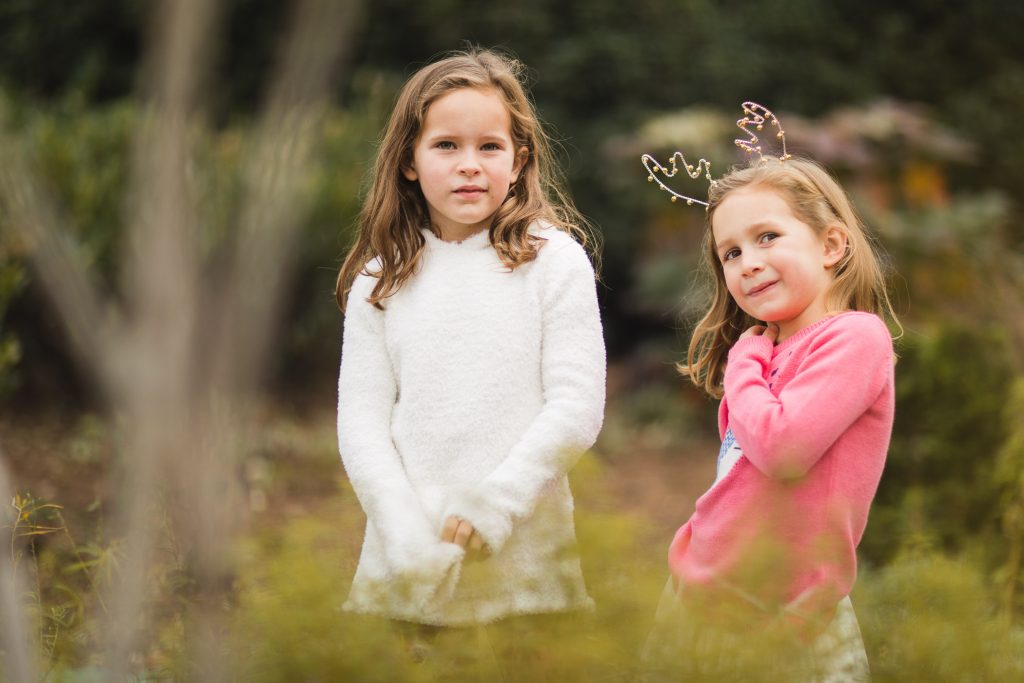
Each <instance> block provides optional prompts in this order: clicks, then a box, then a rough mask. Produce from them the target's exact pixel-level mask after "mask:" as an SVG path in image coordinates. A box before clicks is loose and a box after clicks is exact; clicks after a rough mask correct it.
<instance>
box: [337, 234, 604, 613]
mask: <svg viewBox="0 0 1024 683" xmlns="http://www.w3.org/2000/svg"><path fill="white" fill-rule="evenodd" d="M534 231H535V234H538V235H540V236H542V237H544V238H546V240H547V241H546V243H545V244H544V245H543V246H542V247H541V249H540V252H539V254H538V256H537V258H536V259H535V260H534V261H532V262H530V263H528V264H525V265H523V266H520V267H518V268H516V269H515V270H513V271H509V270H508V269H507V268H505V267H504V266H503V265H502V264H501V262H500V261H499V259H498V256H497V253H496V252H495V251H494V248H493V247H492V246H491V244H490V241H489V237H488V234H487V231H483V232H480V233H477V234H476V235H473V236H471V237H470V238H468V239H467V240H465V241H463V242H461V243H449V242H444V241H442V240H440V239H438V238H437V237H435V236H434V235H433V234H432V233H431V232H429V231H427V230H424V236H425V238H426V242H427V247H426V250H425V252H424V253H423V259H422V264H421V266H420V269H419V270H418V272H417V273H416V274H415V275H414V276H413V277H412V278H411V279H409V280H408V281H407V282H406V283H405V284H404V285H403V286H402V287H401V289H400V290H399V291H398V292H397V293H396V294H395V295H394V296H392V297H390V298H389V299H386V300H385V301H384V310H383V311H382V310H379V309H377V308H374V307H373V306H371V305H369V304H368V303H367V302H366V298H367V296H369V294H370V291H371V289H372V287H373V284H374V279H373V278H371V277H369V276H367V275H360V276H358V277H357V278H356V280H355V283H354V285H353V287H352V291H351V293H350V296H349V299H348V309H347V312H346V316H345V332H344V341H343V345H342V358H341V373H340V378H339V382H338V442H339V446H340V450H341V458H342V461H343V463H344V465H345V470H346V472H347V473H348V476H349V479H350V480H351V482H352V486H353V488H354V489H355V492H356V495H357V496H358V498H359V502H360V503H361V505H362V507H363V510H364V512H365V513H366V517H367V524H366V534H365V536H364V539H363V550H362V555H361V556H360V558H359V566H358V568H357V569H356V575H355V579H354V580H353V584H352V590H351V593H350V595H349V599H348V601H347V602H346V603H345V607H346V609H349V610H353V611H358V612H369V613H376V614H382V615H385V616H388V617H392V618H398V619H404V620H409V621H415V622H421V623H429V624H442V625H451V626H456V625H469V624H479V623H487V622H490V621H493V620H495V619H499V618H501V617H503V616H507V615H511V614H528V613H537V612H557V611H563V610H570V609H575V608H580V607H589V606H590V605H591V604H592V603H591V600H590V598H589V597H588V595H587V592H586V588H585V587H584V584H583V576H582V572H581V571H580V564H579V558H578V556H577V554H576V552H575V549H574V545H575V541H576V539H575V531H574V525H573V501H572V495H571V493H570V491H569V485H568V481H567V479H566V473H567V471H568V470H569V468H570V467H572V465H573V464H574V463H575V462H576V460H577V458H578V457H579V455H580V453H581V452H582V451H584V450H586V449H587V448H589V447H590V446H591V445H592V444H593V442H594V439H595V438H597V433H598V431H599V430H600V428H601V422H602V419H603V414H604V396H605V354H604V342H603V339H602V333H601V321H600V316H599V313H598V307H597V297H596V293H595V285H594V272H593V269H592V268H591V265H590V261H589V260H588V259H587V256H586V253H585V252H584V250H583V249H582V247H580V245H579V244H577V243H576V242H575V241H574V240H573V239H572V238H571V237H570V236H569V235H567V234H566V233H563V232H560V231H557V230H554V229H550V228H544V229H542V228H534ZM449 515H455V516H457V517H460V518H462V519H465V520H466V521H468V522H469V523H470V524H472V525H473V527H474V528H475V529H476V530H477V531H478V533H479V534H480V535H481V536H482V537H483V539H484V541H485V542H486V543H487V545H488V547H489V548H490V550H491V555H490V557H489V558H488V559H485V560H483V561H480V562H473V563H466V564H465V565H463V563H462V557H463V551H462V550H461V549H460V548H459V547H458V546H456V545H454V544H451V543H443V542H441V540H440V535H441V528H442V525H443V524H444V520H445V519H446V518H447V517H448V516H449Z"/></svg>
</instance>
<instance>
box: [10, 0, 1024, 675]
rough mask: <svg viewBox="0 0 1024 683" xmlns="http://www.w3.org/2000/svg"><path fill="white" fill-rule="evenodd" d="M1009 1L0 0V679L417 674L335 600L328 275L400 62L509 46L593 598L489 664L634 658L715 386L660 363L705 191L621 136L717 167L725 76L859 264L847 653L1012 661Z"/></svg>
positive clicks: (1020, 288) (680, 307)
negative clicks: (539, 212) (829, 182)
mask: <svg viewBox="0 0 1024 683" xmlns="http://www.w3.org/2000/svg"><path fill="white" fill-rule="evenodd" d="M175 8H177V9H175ZM303 12H305V14H303ZM197 17H198V19H197ZM303 17H305V18H303ZM190 22H192V23H190ZM1022 30H1024V5H1019V4H1017V3H1010V2H1004V1H1002V0H977V1H976V2H972V3H961V4H950V3H945V2H937V1H935V0H909V1H907V2H902V3H889V2H880V1H876V0H857V1H853V0H833V1H831V2H820V1H817V0H757V1H754V2H745V3H739V2H728V1H722V2H712V1H710V0H644V1H641V2H634V3H622V2H612V1H611V0H561V1H559V2H552V1H551V0H520V1H519V2H515V3H484V4H480V3H458V2H450V1H448V0H423V1H421V2H415V3H410V2H403V1H399V0H376V1H375V2H373V3H369V2H367V3H358V2H355V1H352V2H327V1H321V2H319V3H318V2H305V3H288V2H274V1H272V0H224V1H222V2H219V3H197V2H187V1H183V2H180V3H174V2H166V3H158V2H149V1H144V0H86V1H83V2H79V3H74V4H70V5H69V4H66V3H42V2H33V1H32V0H0V131H2V133H0V166H2V169H0V172H2V173H4V174H5V175H4V183H3V184H0V187H2V191H0V230H2V232H0V411H2V412H0V449H2V451H0V454H2V459H3V465H4V467H5V469H6V474H5V475H4V478H3V481H2V482H0V484H2V485H3V487H4V488H5V490H4V491H0V494H2V495H3V496H4V500H3V501H0V502H3V504H4V505H5V507H4V511H3V512H2V513H0V519H2V520H3V522H4V533H5V547H6V550H7V554H6V555H5V562H6V564H5V565H4V566H5V567H6V568H7V569H5V573H4V576H5V577H8V578H10V580H11V581H12V583H11V586H12V587H13V588H12V592H11V593H10V595H9V596H8V598H9V599H6V602H3V603H2V604H3V606H4V607H5V608H6V614H5V615H4V619H5V624H6V626H5V633H6V634H7V635H6V636H5V640H3V641H0V654H2V656H3V657H4V662H5V666H6V667H7V669H6V670H7V672H8V677H9V678H10V680H21V678H20V677H22V676H25V677H26V678H25V680H30V679H31V680H36V679H39V678H47V677H48V678H49V679H50V680H106V678H105V677H106V676H108V675H112V674H110V672H112V671H113V672H116V673H117V675H123V676H138V677H143V678H145V677H148V679H153V680H156V679H161V678H167V679H184V680H192V679H197V680H206V679H211V680H212V679H218V680H219V679H221V678H230V677H232V676H238V677H241V679H242V680H346V679H347V680H376V679H380V680H396V679H409V680H418V678H424V679H425V680H426V679H429V678H430V677H431V676H432V675H434V674H437V673H438V671H439V670H435V669H430V668H429V666H427V667H424V666H420V667H419V668H417V666H415V665H411V664H409V662H407V661H405V660H403V659H402V658H401V657H397V658H396V657H392V656H390V654H388V655H387V656H380V653H381V652H384V653H391V649H389V648H391V647H392V646H393V645H394V642H393V641H392V640H391V639H392V635H393V634H391V632H390V631H389V630H388V629H387V628H384V627H381V628H378V629H376V630H375V629H368V628H365V627H363V626H359V627H355V626H353V625H352V621H351V620H350V619H347V618H346V617H345V615H342V614H340V613H338V612H337V611H336V609H335V608H336V606H337V605H338V604H339V603H340V602H341V600H342V599H343V597H344V594H345V589H346V587H347V581H348V580H349V579H350V577H351V573H352V571H353V570H354V562H355V557H356V554H357V551H358V547H359V542H360V538H361V535H360V534H361V524H362V519H361V517H360V513H359V510H358V506H357V505H356V502H355V498H354V496H353V494H352V492H351V489H350V488H349V487H348V485H347V482H346V481H345V478H344V473H343V471H342V469H341V466H340V462H339V460H338V457H337V454H336V447H335V443H334V435H333V429H334V426H333V422H334V414H333V410H334V405H335V398H336V397H335V390H336V389H335V381H336V373H337V365H338V355H339V340H340V334H341V324H342V317H341V315H340V313H339V312H338V310H337V308H336V305H335V302H334V279H335V276H336V272H337V268H338V265H339V264H340V260H341V258H342V257H343V254H344V252H345V249H346V247H347V245H348V244H349V243H350V242H351V240H352V239H353V228H354V223H355V217H356V214H357V212H358V208H359V205H360V198H361V195H362V192H363V191H364V190H365V187H366V185H365V184H366V173H367V170H368V168H369V167H370V163H371V161H372V157H373V153H374V147H375V142H376V139H377V136H378V134H379V132H380V130H381V128H382V126H383V124H384V122H385V120H386V116H387V114H388V111H389V107H390V105H391V103H392V100H393V97H394V95H395V93H396V92H397V89H398V88H399V86H400V85H401V83H402V82H403V80H404V79H405V78H406V77H407V76H409V75H410V74H411V73H412V72H413V71H414V70H415V69H416V68H417V67H418V66H420V65H422V64H424V63H426V62H427V61H429V60H430V59H432V58H433V57H436V56H437V55H438V54H440V53H442V52H445V51H448V50H452V49H457V48H460V47H465V46H467V45H481V46H486V47H498V48H501V49H504V50H507V51H508V52H510V53H511V54H513V55H515V56H516V57H518V58H519V59H521V60H522V61H523V62H524V63H525V64H526V66H527V67H528V72H527V73H528V81H529V85H530V88H531V90H532V93H533V96H534V99H535V101H536V104H537V107H538V109H539V110H540V112H541V113H542V115H543V117H544V119H545V120H546V122H547V124H548V125H549V130H550V131H551V132H552V134H553V135H554V137H555V138H556V140H558V142H559V155H560V158H561V161H562V163H563V166H564V168H565V170H566V175H567V180H568V184H569V187H570V189H571V193H572V195H573V196H574V197H575V199H576V202H577V204H578V206H579V208H580V209H581V210H582V211H583V213H584V214H586V215H587V216H588V217H589V218H590V219H591V220H592V221H593V224H594V228H595V232H596V233H597V234H598V235H599V236H600V238H601V239H600V242H601V245H602V249H601V255H602V258H601V282H600V284H599V295H600V298H601V305H602V314H603V319H604V325H605V333H606V341H607V346H608V353H609V357H608V360H609V385H608V391H609V401H608V411H607V416H606V425H605V428H604V431H603V433H602V436H601V438H600V440H599V442H598V444H597V445H596V446H595V448H594V449H593V451H592V452H591V453H590V454H588V455H587V456H585V457H584V459H583V460H582V461H581V464H580V465H579V467H577V470H576V472H575V473H574V478H575V480H574V485H575V491H576V496H577V499H578V500H577V503H578V512H577V519H578V524H579V533H580V543H581V551H582V552H583V556H584V564H585V570H586V572H587V574H588V580H589V583H590V585H591V589H592V591H593V592H594V594H595V597H596V598H597V599H598V605H599V608H598V612H597V616H596V617H595V620H594V623H593V624H592V628H591V629H590V630H589V631H588V635H586V638H589V639H591V640H587V641H585V642H584V643H583V644H580V643H576V645H578V647H574V646H573V642H574V641H572V639H568V640H566V639H562V640H560V641H557V642H553V643H549V644H548V645H538V646H537V647H538V649H539V650H542V651H543V655H544V656H540V657H537V658H534V659H530V660H529V661H528V662H527V663H525V664H522V666H524V667H530V668H528V669H527V668H524V669H522V670H521V671H518V672H514V673H513V674H512V676H513V677H512V678H511V679H512V680H530V679H538V680H540V679H543V678H545V677H547V679H548V680H570V679H578V680H593V679H594V676H596V675H600V676H603V677H605V679H606V680H625V679H626V678H627V677H628V676H629V675H631V673H632V672H633V670H634V666H635V664H634V662H635V656H634V655H635V652H636V650H637V649H638V647H639V643H640V642H641V640H642V638H643V634H644V632H645V629H646V628H648V627H649V622H650V618H651V616H652V614H653V606H654V604H655V601H656V599H657V597H658V596H657V593H658V588H659V585H658V584H659V583H660V582H661V581H663V580H664V571H665V570H664V551H665V547H666V546H667V543H668V541H669V539H670V538H671V534H672V532H673V531H674V529H675V528H676V527H677V526H678V525H679V524H681V523H682V522H683V521H684V520H685V519H686V517H687V516H688V515H689V513H690V511H691V510H692V505H693V501H694V500H695V498H696V497H697V496H698V495H699V494H700V493H701V492H702V491H703V490H704V489H705V488H706V487H707V485H708V484H709V483H710V481H711V480H712V479H713V461H714V455H715V453H716V452H717V445H716V443H715V439H716V434H715V429H714V427H715V422H714V411H715V407H716V406H715V404H714V403H713V402H711V401H709V400H708V399H706V398H705V397H703V396H702V395H701V394H700V393H699V392H697V391H696V390H695V389H694V388H693V387H691V386H689V385H688V384H687V383H686V382H685V381H684V380H683V379H682V378H680V377H679V376H678V374H677V373H676V372H675V370H674V364H675V363H676V362H677V361H679V360H680V359H681V358H682V354H683V350H684V348H685V344H686V340H687V333H688V329H689V326H690V325H692V323H693V321H694V315H695V314H696V313H697V312H698V311H699V310H700V309H701V306H702V302H703V300H702V292H701V291H700V290H699V288H698V287H696V285H695V283H696V280H695V269H696V263H697V261H696V255H697V245H698V243H699V240H700V235H701V230H702V221H703V212H701V211H699V210H695V209H689V210H688V209H687V208H686V207H683V206H680V205H676V204H671V203H669V202H668V201H667V197H666V196H665V195H664V194H662V193H659V192H657V191H656V190H655V188H654V187H653V186H652V185H649V184H648V183H647V182H646V172H645V171H644V170H643V169H642V167H641V166H640V163H639V156H640V154H641V153H643V152H651V153H655V154H657V155H660V156H661V158H667V156H668V154H670V153H671V152H672V151H674V150H676V149H681V150H683V151H684V153H686V154H687V157H688V158H690V157H691V155H692V156H693V157H694V158H696V157H698V156H705V157H707V158H709V159H711V161H712V163H713V166H714V168H715V172H716V173H721V172H722V171H723V170H724V169H726V168H728V166H729V165H730V164H732V163H736V162H738V161H740V159H739V158H738V157H737V156H736V154H735V152H734V149H733V145H732V139H733V137H734V136H735V132H736V129H735V127H734V121H735V120H736V119H737V118H738V117H739V115H740V103H741V102H742V101H744V100H748V99H749V100H755V101H758V102H761V103H763V104H765V105H766V106H768V107H770V108H771V109H773V110H774V111H775V112H776V113H777V114H778V115H779V116H780V118H781V119H782V123H783V126H784V127H785V128H786V130H787V134H788V135H787V140H788V142H789V146H790V151H791V152H795V153H798V154H806V155H809V156H811V157H813V158H815V159H817V160H819V161H821V162H822V163H824V164H825V165H827V166H828V167H829V168H830V169H831V170H832V171H833V173H835V174H836V175H837V176H838V177H839V178H840V179H841V180H842V182H843V184H844V186H845V187H846V188H847V189H848V191H849V192H850V193H851V195H852V196H853V197H854V199H855V202H856V204H857V207H858V210H859V211H860V213H861V215H862V217H863V218H864V219H865V221H866V223H867V224H868V225H869V227H870V228H871V229H872V230H873V231H874V233H875V234H876V235H877V237H878V239H879V242H880V244H881V246H882V247H883V248H884V250H885V251H886V253H887V254H888V257H889V258H888V260H889V265H890V266H891V269H890V270H891V272H890V276H891V277H890V285H891V291H892V294H893V296H894V299H895V301H896V304H897V311H898V313H899V315H900V317H901V322H902V327H903V335H902V337H901V338H900V339H899V340H898V342H897V349H898V353H899V355H900V361H899V364H898V365H897V379H898V387H897V392H898V404H897V406H898V407H897V420H896V427H895V431H894V435H893V442H892V448H891V450H890V454H889V460H888V464H887V468H886V472H885V475H884V478H883V481H882V484H881V488H880V490H879V492H878V496H877V499H876V503H875V507H874V509H873V512H872V518H871V522H870V524H869V527H868V530H867V534H866V536H865V538H864V541H863V543H862V545H861V548H860V551H861V552H860V556H861V563H862V577H861V579H860V581H859V585H858V589H857V591H858V593H855V596H854V597H855V600H859V602H858V607H859V611H860V612H861V621H862V627H863V628H864V631H865V638H866V640H867V642H868V646H869V654H870V655H871V658H872V665H873V667H874V671H875V677H876V678H877V679H878V680H907V679H908V677H909V678H910V679H915V680H916V679H921V680H924V679H930V680H967V679H971V680H1008V679H1009V678H1012V677H1015V676H1022V675H1024V661H1022V659H1024V655H1022V652H1024V636H1022V631H1021V626H1020V618H1021V615H1022V614H1024V611H1022V610H1024V599H1022V597H1021V584H1022V581H1024V567H1022V554H1024V551H1022V547H1024V418H1022V417H1021V416H1022V415H1024V300H1022V297H1024V254H1022V246H1024V223H1022V221H1021V219H1022V217H1024V203H1022V197H1024V137H1022V136H1021V135H1020V131H1019V128H1020V121H1021V112H1022V111H1024V47H1022V45H1024V43H1022V42H1021V40H1020V33H1021V31H1022ZM182 36H184V38H182V39H181V40H183V41H184V42H175V40H176V37H177V38H181V37H182ZM296 36H298V39H296ZM189 40H191V41H192V42H189ZM179 67H180V70H176V69H179ZM181 74H186V76H181ZM175 79H178V80H175ZM182 79H184V80H182ZM190 79H191V80H190ZM181 83H184V84H185V85H181ZM175 84H178V85H175ZM295 150H299V152H296V151H295ZM154 169H155V170H154ZM160 169H163V170H162V171H161V170H160ZM282 169H283V170H282ZM165 172H166V174H165V175H161V173H165ZM695 191H696V192H699V191H700V190H699V189H695ZM161 225H162V226H163V227H160V226H161ZM38 226H42V227H41V228H40V227H38ZM145 226H149V227H145ZM153 226H156V227H153ZM181 226H188V228H187V229H186V228H181ZM179 228H181V229H180V230H179ZM147 230H150V231H151V232H147ZM183 234H187V235H188V238H187V239H184V238H180V235H183ZM267 235H271V236H273V239H269V238H266V236H267ZM251 245H257V246H255V247H252V248H251V249H249V247H250V246H251ZM247 249H249V250H248V251H247ZM185 252H187V254H186V255H187V258H186V257H182V256H181V253H185ZM253 254H255V255H253ZM47 273H49V274H47ZM183 283H184V284H183ZM83 297H84V298H83ZM147 321H148V322H147ZM254 321H255V322H254ZM182 330H184V331H185V332H181V331H182ZM179 333H181V334H183V335H184V336H182V337H181V339H179V341H181V342H182V343H181V344H180V345H177V346H176V345H174V344H170V345H168V346H163V344H165V343H168V340H169V339H176V338H177V337H175V335H177V334H179ZM182 340H183V341H182ZM176 354H177V355H176ZM225 368H226V369H225ZM156 369H159V370H160V371H159V372H157V371H156ZM183 378H184V379H183ZM836 390H837V391H841V387H837V388H836ZM169 396H170V397H171V398H168V397H169ZM211 416H213V417H211ZM145 424H152V425H153V429H151V430H148V431H147V430H146V429H142V428H140V427H139V425H145ZM209 482H213V483H212V484H211V483H209ZM204 486H205V488H203V487H204ZM8 500H10V501H11V505H10V506H7V503H8ZM7 546H9V547H7ZM8 570H9V571H8ZM8 575H9V576H8ZM132 577H134V578H132ZM129 579H131V580H129ZM124 585H129V586H134V587H135V588H133V589H132V590H125V591H120V590H119V587H123V586H124ZM118 593H124V594H128V595H129V596H130V597H122V599H121V600H120V602H119V603H118V604H120V607H115V606H114V603H115V602H118V601H117V600H116V599H114V598H115V597H116V596H117V594H118ZM125 615H131V618H130V619H128V621H129V622H130V623H125V620H126V618H127V617H126V616H125ZM117 624H120V627H119V628H122V629H124V632H123V633H122V632H121V631H117V633H122V635H119V636H117V637H112V636H111V635H110V633H112V631H111V630H110V629H111V628H114V626H116V625H117ZM624 624H626V625H628V628H623V625H624ZM115 630H116V629H115ZM12 634H20V635H18V636H17V637H15V635H12ZM211 634H212V635H211ZM367 634H372V635H367ZM580 637H583V636H580ZM360 639H362V640H360ZM366 639H369V640H366ZM595 643H596V645H595ZM395 647H396V648H397V649H399V650H400V648H398V646H395ZM16 653H20V654H16ZM430 666H433V665H430ZM437 666H441V665H440V664H437ZM444 666H448V664H445V665H444ZM452 666H456V668H457V667H458V666H463V667H468V669H466V670H467V671H468V670H471V669H472V667H473V666H475V665H474V664H473V663H472V662H471V663H469V664H466V663H464V662H463V663H462V664H455V665H452ZM446 671H447V670H446ZM595 672H600V674H597V673H595ZM448 673H451V672H450V671H449V672H448ZM463 673H465V671H463ZM761 673H763V672H761ZM456 675H460V674H458V671H456ZM751 675H753V674H751ZM75 676H78V678H75ZM90 677H91V678H90Z"/></svg>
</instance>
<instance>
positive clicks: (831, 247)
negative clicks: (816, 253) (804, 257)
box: [823, 224, 848, 268]
mask: <svg viewBox="0 0 1024 683" xmlns="http://www.w3.org/2000/svg"><path fill="white" fill-rule="evenodd" d="M847 242H848V240H847V237H846V230H844V229H843V227H842V226H841V225H838V224H832V225H830V226H829V227H828V229H826V230H825V239H824V242H823V245H824V249H825V267H826V268H832V267H833V266H835V265H836V264H837V263H839V262H840V261H841V260H842V258H843V257H844V256H846V247H847Z"/></svg>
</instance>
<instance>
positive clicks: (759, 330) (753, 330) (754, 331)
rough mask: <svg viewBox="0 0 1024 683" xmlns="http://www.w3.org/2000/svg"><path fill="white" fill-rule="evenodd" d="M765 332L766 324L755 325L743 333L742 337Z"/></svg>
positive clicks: (754, 335) (755, 335)
mask: <svg viewBox="0 0 1024 683" xmlns="http://www.w3.org/2000/svg"><path fill="white" fill-rule="evenodd" d="M763 332H764V325H754V326H752V327H750V328H748V329H747V330H746V331H745V332H744V333H743V334H741V335H740V339H746V338H747V337H757V336H760V335H761V334H762V333H763Z"/></svg>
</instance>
